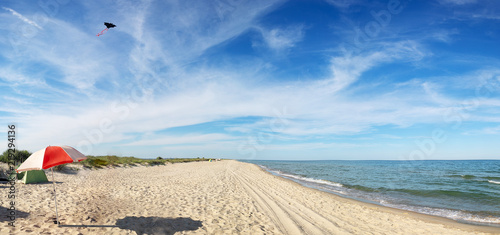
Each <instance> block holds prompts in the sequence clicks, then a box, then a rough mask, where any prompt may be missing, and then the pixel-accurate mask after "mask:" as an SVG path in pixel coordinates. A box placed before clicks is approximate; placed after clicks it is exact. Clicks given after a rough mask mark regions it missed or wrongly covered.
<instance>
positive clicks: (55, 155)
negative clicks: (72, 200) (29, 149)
mask: <svg viewBox="0 0 500 235" xmlns="http://www.w3.org/2000/svg"><path fill="white" fill-rule="evenodd" d="M85 159H87V157H85V155H83V154H82V153H80V152H78V150H76V149H74V148H72V147H70V146H49V147H46V148H44V149H41V150H38V151H36V152H35V153H33V154H31V156H29V157H28V158H27V159H26V161H24V162H23V163H22V164H21V165H20V166H19V167H18V168H17V170H16V171H17V173H19V172H23V171H30V170H42V169H49V168H50V170H51V171H52V183H53V184H54V201H55V204H56V223H57V225H58V226H59V215H58V213H57V197H56V182H55V181H54V169H53V168H52V167H54V166H57V165H62V164H66V163H71V162H79V161H83V160H85Z"/></svg>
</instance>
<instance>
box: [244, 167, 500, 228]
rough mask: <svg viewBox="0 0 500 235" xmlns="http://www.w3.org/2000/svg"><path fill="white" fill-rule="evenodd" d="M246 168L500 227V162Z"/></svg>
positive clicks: (366, 198)
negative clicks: (258, 169)
mask: <svg viewBox="0 0 500 235" xmlns="http://www.w3.org/2000/svg"><path fill="white" fill-rule="evenodd" d="M245 162H249V163H254V164H257V165H259V166H261V167H263V168H264V169H265V170H267V171H269V172H271V173H272V174H275V175H278V176H281V177H284V178H287V179H290V180H294V181H296V182H298V183H300V184H303V185H305V186H308V187H312V188H316V189H319V190H323V191H326V192H330V193H334V194H337V195H341V196H344V197H349V198H354V199H357V200H361V201H366V202H371V203H375V204H380V205H384V206H388V207H394V208H399V209H404V210H410V211H415V212H419V213H424V214H430V215H436V216H441V217H446V218H450V219H453V220H457V221H460V222H466V223H476V224H484V225H490V226H500V161H495V160H472V161H259V160H248V161H245Z"/></svg>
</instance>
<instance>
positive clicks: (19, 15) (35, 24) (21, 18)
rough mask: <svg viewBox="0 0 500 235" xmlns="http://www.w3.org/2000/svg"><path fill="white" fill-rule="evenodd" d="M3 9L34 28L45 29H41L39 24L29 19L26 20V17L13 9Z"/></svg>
mask: <svg viewBox="0 0 500 235" xmlns="http://www.w3.org/2000/svg"><path fill="white" fill-rule="evenodd" d="M2 8H3V9H4V10H6V11H9V12H11V13H12V15H14V16H16V17H17V18H19V19H20V20H22V21H24V22H26V23H28V24H30V25H32V26H35V27H37V28H38V29H43V28H42V27H40V25H38V24H37V23H35V22H33V21H31V20H29V19H28V18H26V17H25V16H23V15H21V14H20V13H19V12H17V11H14V10H12V9H10V8H7V7H2Z"/></svg>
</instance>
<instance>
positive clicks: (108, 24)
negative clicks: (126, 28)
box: [97, 22, 116, 37]
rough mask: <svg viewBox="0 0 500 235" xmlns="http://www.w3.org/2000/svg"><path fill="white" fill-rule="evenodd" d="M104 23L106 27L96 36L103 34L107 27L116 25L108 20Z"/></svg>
mask: <svg viewBox="0 0 500 235" xmlns="http://www.w3.org/2000/svg"><path fill="white" fill-rule="evenodd" d="M104 25H106V28H105V29H103V30H102V31H101V32H100V33H98V34H97V37H99V36H101V35H103V34H104V33H105V32H106V31H108V29H110V28H114V27H116V25H114V24H113V23H108V22H104Z"/></svg>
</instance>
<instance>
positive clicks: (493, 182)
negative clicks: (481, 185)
mask: <svg viewBox="0 0 500 235" xmlns="http://www.w3.org/2000/svg"><path fill="white" fill-rule="evenodd" d="M488 182H490V183H492V184H500V182H498V181H494V180H488Z"/></svg>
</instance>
